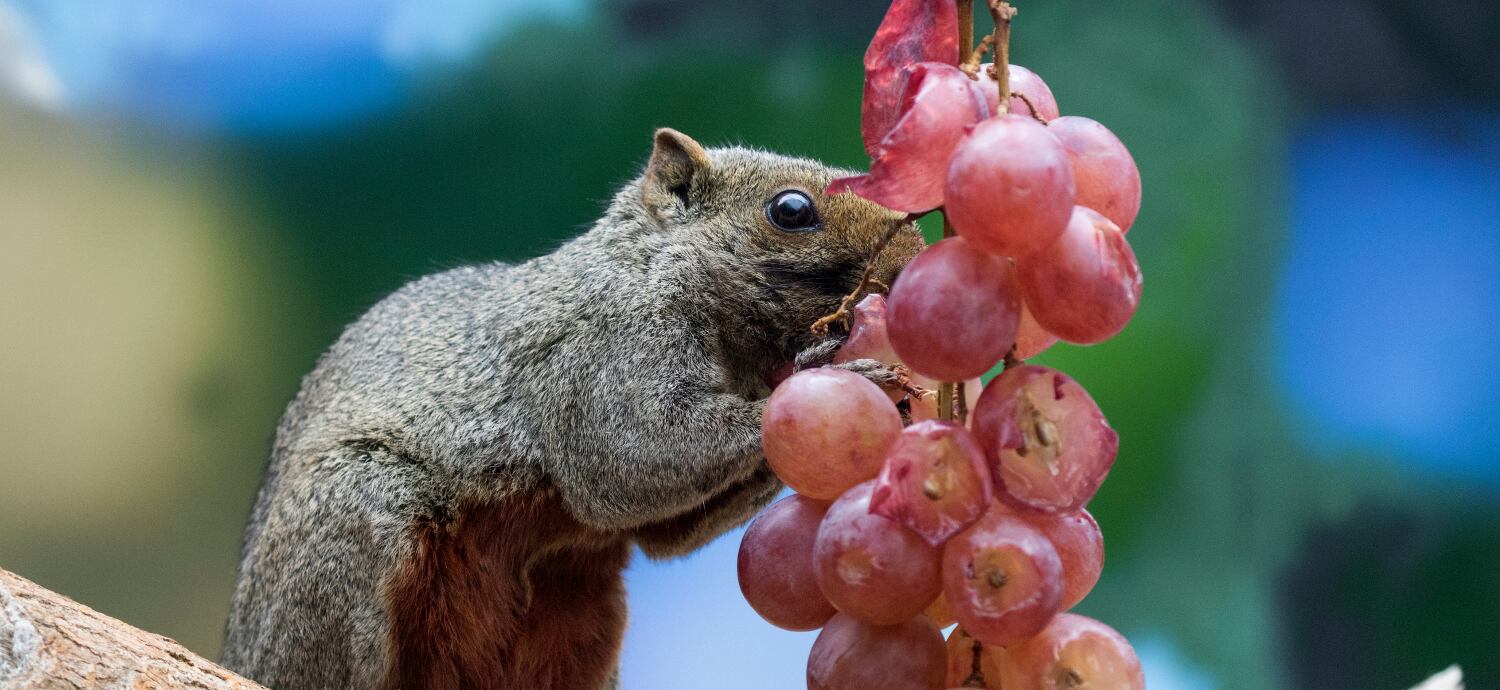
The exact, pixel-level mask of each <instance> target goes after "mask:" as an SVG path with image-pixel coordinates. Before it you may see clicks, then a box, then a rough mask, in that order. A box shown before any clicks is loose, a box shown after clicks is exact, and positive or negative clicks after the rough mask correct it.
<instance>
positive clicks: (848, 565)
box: [813, 481, 942, 625]
mask: <svg viewBox="0 0 1500 690" xmlns="http://www.w3.org/2000/svg"><path fill="white" fill-rule="evenodd" d="M874 491H875V482H873V481H869V482H865V483H863V484H860V485H859V486H856V487H854V488H852V489H850V490H849V491H848V492H846V493H845V494H844V495H843V496H841V497H840V498H839V500H837V501H834V503H833V505H832V506H831V507H829V509H828V514H827V515H825V516H824V517H823V523H822V525H820V526H819V527H818V540H817V543H816V544H815V545H814V546H813V568H814V569H815V570H816V571H817V574H818V584H819V585H820V586H821V587H822V588H823V594H824V595H825V596H827V597H828V600H829V601H830V602H832V603H833V605H834V607H835V608H837V609H838V610H840V611H842V612H844V613H847V614H849V615H851V616H854V617H855V618H859V619H860V620H864V621H869V622H871V623H875V624H877V625H891V624H894V623H899V622H901V621H904V620H906V619H908V618H911V617H912V616H915V615H917V614H919V613H921V612H922V610H923V609H925V608H927V605H928V604H930V603H932V600H933V599H936V598H937V595H938V592H939V591H941V588H942V581H941V579H940V578H939V576H938V569H939V553H938V550H937V549H936V548H934V547H933V546H932V545H930V544H928V543H927V542H926V541H923V540H922V538H921V537H919V536H917V535H916V533H915V532H912V531H911V530H908V529H906V528H905V527H902V526H901V525H900V523H897V522H894V521H892V520H889V519H886V518H884V517H881V516H879V515H874V514H871V513H870V497H871V495H872V494H873V493H874Z"/></svg>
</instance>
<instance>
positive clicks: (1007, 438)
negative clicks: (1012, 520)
mask: <svg viewBox="0 0 1500 690" xmlns="http://www.w3.org/2000/svg"><path fill="white" fill-rule="evenodd" d="M971 424H972V426H973V429H974V438H975V440H977V441H979V445H980V447H981V448H984V452H985V455H986V457H987V458H988V459H989V461H990V474H991V476H993V477H994V478H995V482H996V486H997V488H998V489H1000V496H1001V497H1002V498H1003V499H1005V500H1009V501H1011V502H1012V503H1015V504H1017V505H1019V506H1023V507H1028V508H1032V509H1035V510H1040V511H1045V512H1051V513H1073V512H1077V511H1078V509H1080V508H1082V507H1083V506H1084V504H1085V503H1088V500H1089V499H1090V498H1093V496H1094V492H1096V491H1098V490H1099V485H1100V484H1101V483H1103V482H1104V477H1105V475H1107V474H1109V468H1110V466H1111V465H1113V464H1114V461H1115V452H1116V451H1117V450H1118V449H1119V435H1118V434H1116V433H1115V430H1114V429H1111V428H1110V427H1109V422H1107V421H1105V419H1104V415H1103V414H1102V413H1100V412H1099V406H1098V405H1096V404H1094V399H1093V398H1091V397H1089V394H1088V392H1087V391H1085V390H1084V389H1083V386H1080V385H1078V382H1077V381H1074V380H1073V379H1072V378H1070V377H1069V376H1068V375H1067V374H1064V373H1062V372H1060V371H1057V370H1055V369H1049V368H1047V367H1042V366H1036V365H1030V364H1028V365H1024V366H1017V367H1010V368H1007V369H1006V370H1005V372H1004V373H1002V374H1000V375H999V376H997V377H995V379H994V380H993V381H990V383H989V385H988V386H986V387H985V389H984V394H983V395H981V396H979V404H978V405H975V406H974V413H973V418H972V420H971Z"/></svg>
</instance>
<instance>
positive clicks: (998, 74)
mask: <svg viewBox="0 0 1500 690" xmlns="http://www.w3.org/2000/svg"><path fill="white" fill-rule="evenodd" d="M990 16H991V17H994V18H995V40H994V44H995V81H996V82H998V83H999V84H1000V108H999V110H1000V113H999V114H1001V115H1004V114H1006V113H1008V112H1010V20H1011V19H1014V18H1015V16H1016V8H1015V7H1012V6H1011V4H1010V3H1008V2H1005V0H990ZM1035 111H1036V109H1035V108H1033V109H1032V112H1035Z"/></svg>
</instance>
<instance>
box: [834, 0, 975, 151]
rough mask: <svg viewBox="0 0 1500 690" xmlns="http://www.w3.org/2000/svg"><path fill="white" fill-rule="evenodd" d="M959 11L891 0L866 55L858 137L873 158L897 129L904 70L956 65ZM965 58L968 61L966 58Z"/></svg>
mask: <svg viewBox="0 0 1500 690" xmlns="http://www.w3.org/2000/svg"><path fill="white" fill-rule="evenodd" d="M959 57H960V56H959V54H958V9H957V8H956V7H955V6H954V4H953V3H951V2H936V1H934V0H895V1H894V2H892V3H891V6H890V9H888V10H886V13H885V18H884V19H882V20H881V21H880V27H879V28H877V29H875V38H874V39H873V40H871V41H870V47H869V48H867V49H866V50H865V93H864V100H863V103H862V105H861V113H860V133H861V134H862V135H863V136H864V140H865V151H866V152H867V153H869V154H870V156H871V157H874V156H875V151H876V149H877V148H878V146H879V144H880V140H881V139H884V138H885V135H886V133H887V132H889V131H890V130H891V127H892V126H893V125H895V123H896V120H897V118H898V116H899V115H900V107H901V100H902V98H901V95H902V93H903V92H904V91H905V79H906V69H907V68H908V67H910V66H911V65H914V64H916V63H919V62H929V61H930V62H941V63H946V64H949V65H956V64H958V60H959ZM965 57H967V56H965Z"/></svg>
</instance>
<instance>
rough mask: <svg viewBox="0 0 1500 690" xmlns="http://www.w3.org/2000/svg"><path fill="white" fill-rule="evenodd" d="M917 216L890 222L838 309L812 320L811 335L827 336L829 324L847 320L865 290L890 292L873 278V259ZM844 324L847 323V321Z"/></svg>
mask: <svg viewBox="0 0 1500 690" xmlns="http://www.w3.org/2000/svg"><path fill="white" fill-rule="evenodd" d="M917 217H918V216H917V215H916V214H909V215H907V216H906V217H905V218H902V219H901V220H898V221H896V222H894V223H891V227H890V228H889V229H888V230H886V231H885V235H884V236H883V237H881V238H880V241H879V242H877V243H876V244H875V250H874V251H872V252H870V258H869V259H867V260H866V261H865V270H864V272H863V273H860V274H859V283H858V284H857V285H855V286H854V290H853V291H852V292H850V293H849V294H847V295H844V298H843V299H842V300H840V301H839V308H838V309H836V310H834V312H833V313H831V314H828V315H826V316H824V317H823V318H820V319H818V320H817V321H814V322H813V325H812V332H813V335H816V336H818V337H819V338H825V337H827V336H828V327H829V326H832V325H833V324H834V323H838V322H846V321H848V319H849V318H850V317H851V316H852V315H853V313H854V312H853V311H851V309H852V308H853V307H854V304H855V303H856V302H858V301H859V298H860V296H861V295H863V294H864V292H865V291H866V290H869V289H871V288H876V289H879V290H880V291H882V292H890V289H891V288H890V286H889V285H886V284H885V283H883V282H881V281H879V280H876V278H875V275H874V273H875V261H876V260H877V259H879V258H880V253H881V252H883V251H885V248H886V246H887V245H889V244H890V243H891V240H892V239H894V238H895V237H896V233H898V232H901V228H902V227H905V226H906V224H907V223H911V222H913V221H915V220H916V219H917ZM845 325H847V323H846V324H845Z"/></svg>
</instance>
